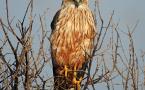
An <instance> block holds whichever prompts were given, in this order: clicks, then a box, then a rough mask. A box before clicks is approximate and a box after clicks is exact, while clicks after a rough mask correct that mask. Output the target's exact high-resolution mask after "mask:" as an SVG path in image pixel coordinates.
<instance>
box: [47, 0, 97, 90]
mask: <svg viewBox="0 0 145 90" xmlns="http://www.w3.org/2000/svg"><path fill="white" fill-rule="evenodd" d="M51 29H52V32H51V35H50V44H51V56H52V64H53V75H54V84H55V87H54V88H57V89H55V90H64V89H70V88H76V90H79V88H80V83H81V81H82V78H83V76H84V72H85V69H86V67H87V63H88V61H89V60H90V57H91V55H92V51H93V48H94V38H95V36H96V25H95V21H94V17H93V14H92V12H91V10H90V9H89V7H88V0H62V5H61V8H60V9H59V10H58V12H57V13H56V14H55V16H54V18H53V21H52V23H51Z"/></svg>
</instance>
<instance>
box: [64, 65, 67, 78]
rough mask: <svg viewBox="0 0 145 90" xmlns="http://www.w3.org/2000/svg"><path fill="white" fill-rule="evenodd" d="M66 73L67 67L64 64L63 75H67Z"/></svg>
mask: <svg viewBox="0 0 145 90" xmlns="http://www.w3.org/2000/svg"><path fill="white" fill-rule="evenodd" d="M67 73H68V68H67V66H66V65H65V66H64V75H65V77H67Z"/></svg>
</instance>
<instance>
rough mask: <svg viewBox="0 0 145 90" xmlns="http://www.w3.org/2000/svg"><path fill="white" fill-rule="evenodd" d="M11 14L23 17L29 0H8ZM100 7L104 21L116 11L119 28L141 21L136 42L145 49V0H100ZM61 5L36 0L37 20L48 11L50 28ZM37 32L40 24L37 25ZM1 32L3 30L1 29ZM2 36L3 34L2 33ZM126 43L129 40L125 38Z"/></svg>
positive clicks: (1, 5) (2, 14) (0, 6)
mask: <svg viewBox="0 0 145 90" xmlns="http://www.w3.org/2000/svg"><path fill="white" fill-rule="evenodd" d="M8 1H9V11H10V16H11V18H13V17H14V16H15V20H16V21H17V19H21V18H22V17H23V15H24V10H25V9H26V5H27V4H28V1H29V0H8ZM93 1H94V0H90V4H89V5H90V7H91V8H93ZM99 1H100V9H101V13H102V16H103V18H104V21H107V20H108V18H109V15H110V14H111V13H112V11H113V10H114V11H115V14H114V22H120V26H119V29H120V30H122V31H123V32H127V25H128V26H129V27H130V28H133V26H134V25H135V24H136V23H137V22H138V21H139V24H138V26H137V28H136V31H135V33H134V37H133V38H134V40H135V41H134V42H135V47H136V50H137V52H140V50H141V49H142V50H144V51H145V40H144V39H145V5H144V4H145V0H99ZM60 5H61V0H34V13H33V14H36V21H37V19H38V17H39V15H44V13H46V14H45V15H46V23H47V29H48V30H50V22H51V20H52V18H53V16H54V14H55V13H56V11H57V10H58V8H60ZM4 9H5V0H0V18H2V19H4V20H5V18H6V11H5V10H4ZM35 28H36V32H37V30H38V29H39V26H37V24H36V26H35ZM0 33H1V31H0ZM0 38H1V34H0ZM124 42H125V43H127V42H128V40H124ZM100 89H101V90H106V89H105V88H104V87H102V86H98V90H100Z"/></svg>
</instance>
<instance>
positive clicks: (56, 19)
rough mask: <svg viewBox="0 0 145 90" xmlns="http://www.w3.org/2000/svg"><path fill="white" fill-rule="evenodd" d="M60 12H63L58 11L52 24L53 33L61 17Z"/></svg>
mask: <svg viewBox="0 0 145 90" xmlns="http://www.w3.org/2000/svg"><path fill="white" fill-rule="evenodd" d="M60 11H61V10H58V11H57V13H56V14H55V16H54V17H53V20H52V22H51V29H52V31H53V30H55V26H56V23H57V21H58V17H59V15H60Z"/></svg>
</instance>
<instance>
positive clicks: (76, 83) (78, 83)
mask: <svg viewBox="0 0 145 90" xmlns="http://www.w3.org/2000/svg"><path fill="white" fill-rule="evenodd" d="M76 66H77V65H76V64H75V66H74V77H73V83H74V84H75V85H77V90H80V88H81V86H80V83H81V81H82V77H81V78H80V79H79V80H77V79H76V77H77V71H76Z"/></svg>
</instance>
